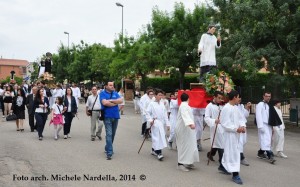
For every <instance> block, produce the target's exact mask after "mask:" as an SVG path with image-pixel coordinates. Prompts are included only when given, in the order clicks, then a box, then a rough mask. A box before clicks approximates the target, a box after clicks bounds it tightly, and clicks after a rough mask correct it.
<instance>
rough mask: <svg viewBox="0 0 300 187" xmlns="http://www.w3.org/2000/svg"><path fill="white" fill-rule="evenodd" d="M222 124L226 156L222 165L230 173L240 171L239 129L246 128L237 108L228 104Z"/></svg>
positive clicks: (221, 120)
mask: <svg viewBox="0 0 300 187" xmlns="http://www.w3.org/2000/svg"><path fill="white" fill-rule="evenodd" d="M220 123H221V126H222V127H223V128H224V154H223V157H222V165H223V166H224V167H225V169H226V170H227V171H228V172H239V171H240V149H239V146H240V143H239V140H240V137H239V136H240V134H239V133H237V129H238V128H239V127H241V126H244V127H245V126H246V125H245V123H244V121H243V119H242V116H241V113H240V112H239V109H238V107H237V106H234V105H231V104H230V103H227V104H226V105H225V106H224V108H223V109H222V112H221V115H220Z"/></svg>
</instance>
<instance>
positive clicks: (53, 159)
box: [0, 102, 300, 187]
mask: <svg viewBox="0 0 300 187" xmlns="http://www.w3.org/2000/svg"><path fill="white" fill-rule="evenodd" d="M83 110H84V105H83V104H82V105H80V114H79V118H80V119H79V120H78V119H76V118H75V119H74V122H73V125H72V129H71V134H72V138H71V139H67V140H64V139H59V140H58V141H55V140H54V139H53V129H52V126H51V127H49V126H48V125H46V127H45V131H44V140H43V141H39V140H38V137H37V133H36V132H34V133H31V132H29V126H28V122H27V120H26V124H25V127H26V128H25V132H23V133H20V132H16V131H15V123H14V122H6V121H3V120H2V121H1V122H0V187H10V186H16V187H18V186H20V187H21V186H22V187H23V186H25V187H26V186H28V187H40V186H42V187H48V186H49V187H50V186H51V187H53V186H54V187H56V186H64V187H68V186H70V187H71V186H72V187H74V186H188V187H190V186H205V187H210V186H213V187H215V186H216V187H217V186H237V184H234V183H233V182H232V181H231V177H230V176H226V175H223V174H220V173H218V171H217V163H211V164H210V165H209V166H207V165H206V162H207V159H206V157H205V155H206V152H207V151H208V150H209V142H208V141H206V142H204V143H203V147H204V151H203V152H201V153H200V160H201V161H200V163H196V169H195V170H193V171H190V172H181V171H179V170H177V169H176V165H177V152H176V151H175V150H168V149H165V150H163V154H164V156H165V158H164V161H162V162H160V161H158V160H157V159H156V158H155V157H153V156H151V155H150V149H151V142H149V141H146V142H145V144H144V147H143V149H142V151H141V153H140V154H137V151H138V149H139V147H140V145H141V142H142V139H141V137H140V135H139V134H140V116H139V115H137V114H134V113H133V105H132V103H129V102H128V103H127V105H126V107H125V115H124V116H122V119H121V120H120V122H119V127H118V130H117V136H116V139H115V143H114V148H115V154H114V156H113V159H112V160H111V161H107V160H106V158H105V154H104V143H105V142H104V141H99V140H97V141H95V142H92V141H90V134H89V130H90V124H89V118H88V117H86V116H85V114H84V113H83ZM47 124H48V122H47ZM103 135H104V134H103ZM206 137H208V129H206V130H205V133H204V138H206ZM299 145H300V137H299V133H294V132H286V142H285V149H286V151H285V153H286V154H287V155H288V159H281V158H277V162H276V164H275V165H271V164H269V163H267V162H266V161H263V160H259V159H257V158H256V152H257V148H258V141H257V132H256V129H255V128H254V127H253V126H252V127H249V130H248V144H247V146H246V150H245V155H246V157H247V159H248V161H249V162H250V164H251V165H250V166H249V167H246V166H241V177H242V179H243V181H244V185H243V186H250V187H253V186H255V187H260V186H262V187H265V186H276V187H277V186H278V187H282V186H286V187H287V186H293V187H294V186H298V185H299V183H300V179H299V176H298V175H299V168H300V162H299V158H300V146H299ZM85 177H87V178H85ZM113 179H116V181H115V180H113ZM122 179H123V180H122ZM65 180H67V181H65Z"/></svg>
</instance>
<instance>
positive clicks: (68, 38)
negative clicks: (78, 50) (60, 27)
mask: <svg viewBox="0 0 300 187" xmlns="http://www.w3.org/2000/svg"><path fill="white" fill-rule="evenodd" d="M64 34H67V35H68V50H69V36H70V33H68V32H66V31H65V32H64Z"/></svg>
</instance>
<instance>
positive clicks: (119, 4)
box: [116, 3, 124, 47]
mask: <svg viewBox="0 0 300 187" xmlns="http://www.w3.org/2000/svg"><path fill="white" fill-rule="evenodd" d="M116 5H117V6H119V7H122V47H123V40H124V35H123V7H124V6H123V5H122V4H121V3H116Z"/></svg>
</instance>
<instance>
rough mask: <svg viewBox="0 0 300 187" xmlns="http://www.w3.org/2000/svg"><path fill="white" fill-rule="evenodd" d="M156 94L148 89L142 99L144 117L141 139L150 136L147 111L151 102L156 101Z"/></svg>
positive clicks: (142, 114)
mask: <svg viewBox="0 0 300 187" xmlns="http://www.w3.org/2000/svg"><path fill="white" fill-rule="evenodd" d="M153 96H154V92H153V90H152V88H148V89H147V92H146V94H144V95H143V96H142V97H141V99H140V109H141V117H142V132H141V137H142V138H144V136H146V135H147V136H148V135H149V130H147V129H149V127H148V128H147V119H146V110H147V107H148V105H149V103H150V102H152V101H154V99H155V98H154V97H153Z"/></svg>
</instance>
